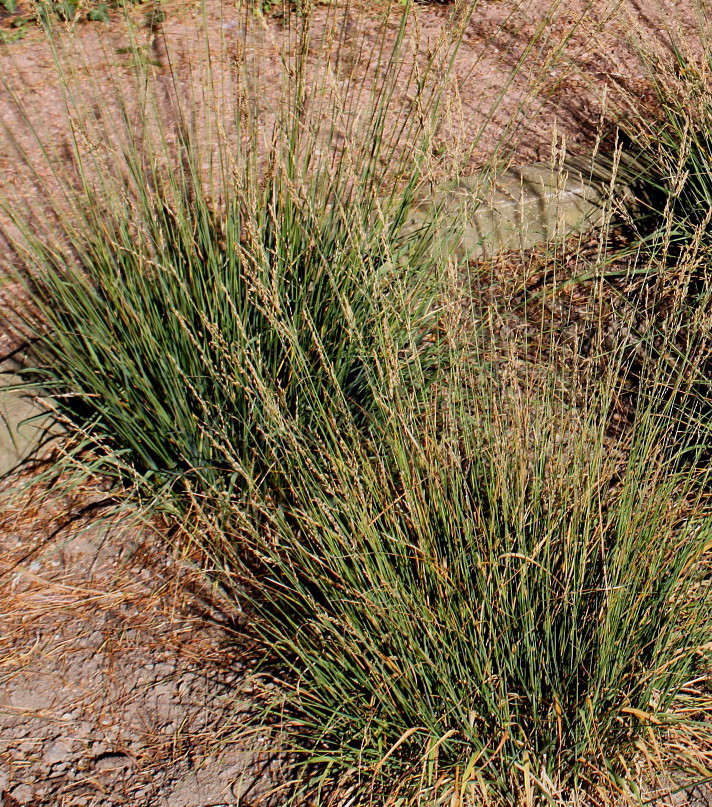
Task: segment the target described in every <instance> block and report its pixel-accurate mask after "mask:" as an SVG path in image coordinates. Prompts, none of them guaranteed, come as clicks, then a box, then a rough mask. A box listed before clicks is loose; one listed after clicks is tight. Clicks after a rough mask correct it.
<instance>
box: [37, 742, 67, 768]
mask: <svg viewBox="0 0 712 807" xmlns="http://www.w3.org/2000/svg"><path fill="white" fill-rule="evenodd" d="M72 745H73V743H71V742H69V741H68V740H53V741H52V742H51V743H48V744H47V745H46V746H45V748H44V752H43V754H42V759H43V761H44V763H45V765H49V766H52V765H55V764H56V763H61V762H66V763H67V764H69V763H68V762H67V760H68V758H69V757H70V756H71V754H72Z"/></svg>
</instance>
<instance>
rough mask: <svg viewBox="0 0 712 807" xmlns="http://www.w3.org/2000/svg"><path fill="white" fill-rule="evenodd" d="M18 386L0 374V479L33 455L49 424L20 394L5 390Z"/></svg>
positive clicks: (9, 378) (45, 417)
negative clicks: (44, 429)
mask: <svg viewBox="0 0 712 807" xmlns="http://www.w3.org/2000/svg"><path fill="white" fill-rule="evenodd" d="M0 369H2V368H1V367H0ZM18 383H20V379H19V378H18V377H17V376H12V375H10V376H5V375H0V476H2V475H3V474H5V473H7V472H8V471H11V470H12V469H13V468H14V467H15V466H16V465H17V464H18V463H19V462H20V461H21V460H23V459H25V458H26V457H27V456H28V455H29V454H30V453H31V452H32V450H33V448H34V447H35V446H36V445H37V441H38V440H39V438H40V436H41V433H42V429H43V428H45V427H46V425H47V424H48V423H49V418H48V416H46V415H45V416H43V415H42V410H41V409H39V408H38V407H37V406H36V405H35V404H34V403H33V402H32V401H30V400H28V399H27V398H26V397H25V396H23V395H22V393H21V392H9V391H7V390H6V387H8V386H10V385H12V384H18ZM38 416H39V417H38Z"/></svg>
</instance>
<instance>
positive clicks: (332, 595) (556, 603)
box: [252, 377, 712, 804]
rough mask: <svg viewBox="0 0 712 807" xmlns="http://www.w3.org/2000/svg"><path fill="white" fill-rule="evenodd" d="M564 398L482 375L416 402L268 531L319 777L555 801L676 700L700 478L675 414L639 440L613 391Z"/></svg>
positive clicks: (654, 726) (705, 526)
mask: <svg viewBox="0 0 712 807" xmlns="http://www.w3.org/2000/svg"><path fill="white" fill-rule="evenodd" d="M450 383H452V380H451V381H450ZM452 392H453V390H452V388H451V390H450V393H452ZM550 392H552V393H553V389H552V390H550ZM554 401H555V399H554V396H553V394H552V395H550V396H547V400H546V403H543V404H541V405H539V406H538V407H537V405H536V404H535V405H534V406H533V407H532V402H531V401H527V403H526V404H525V406H524V408H523V409H522V408H519V406H518V405H516V404H514V405H513V402H512V399H511V397H510V396H509V395H508V394H507V392H506V391H502V388H501V387H500V386H499V384H498V383H497V382H494V381H493V380H490V381H487V382H483V380H482V378H481V377H480V378H473V377H469V378H467V383H466V384H465V385H463V387H461V388H459V390H458V394H455V395H453V397H452V398H450V399H449V400H447V399H441V400H439V401H438V402H437V410H438V411H437V414H432V415H431V416H430V417H415V416H414V411H413V407H412V402H411V401H408V402H405V401H401V402H399V403H397V404H396V405H394V407H393V409H392V410H391V411H390V415H391V417H390V418H389V419H388V421H387V422H388V425H387V427H386V428H385V429H384V431H383V433H382V434H381V435H380V436H379V445H378V446H373V445H370V446H364V445H363V444H361V443H359V444H355V443H353V442H351V441H348V440H347V441H346V448H344V449H341V448H340V447H338V446H330V447H329V467H328V470H324V471H323V473H322V475H321V476H317V475H315V474H314V472H313V470H310V469H308V468H307V467H306V466H305V469H304V473H303V475H302V476H300V477H299V479H300V480H303V482H302V484H301V485H299V486H298V487H299V490H298V493H297V495H296V497H295V500H296V501H297V504H296V505H295V506H294V508H293V509H291V510H289V511H288V513H287V514H286V515H285V514H280V516H279V517H274V516H273V517H272V518H271V523H272V531H271V533H270V536H271V538H272V539H271V540H269V541H266V540H265V539H264V536H263V535H260V534H257V533H254V534H253V537H252V541H253V542H255V548H256V549H257V550H258V551H259V554H260V556H261V557H263V558H265V560H266V563H265V566H264V568H263V569H262V571H261V572H260V573H258V574H257V576H256V577H253V578H252V585H253V591H254V592H256V594H255V596H254V600H253V606H254V608H255V609H256V613H257V614H258V615H259V617H260V620H259V622H258V630H259V631H260V633H261V635H262V636H263V638H264V641H265V643H266V645H267V646H268V647H269V648H270V650H271V651H272V652H273V653H274V652H276V653H277V654H278V656H279V657H280V659H281V661H282V663H283V664H284V668H283V669H284V671H285V675H284V681H285V688H284V700H283V701H282V702H280V703H279V704H278V705H277V706H275V709H276V710H277V712H278V714H279V715H280V717H282V718H283V720H284V725H283V728H284V730H285V733H286V736H287V738H288V742H289V741H291V742H292V743H293V744H294V746H295V747H296V748H298V749H301V750H302V752H303V753H304V752H306V757H305V759H306V762H305V765H306V766H307V769H308V770H309V764H310V763H311V764H315V763H316V767H317V769H318V770H320V771H321V773H322V776H321V778H315V777H314V775H313V770H311V771H310V773H311V776H312V778H310V777H309V776H307V777H306V780H305V783H304V787H305V789H306V790H309V789H310V788H315V781H316V782H318V785H319V787H323V788H324V789H325V790H326V791H327V792H330V788H334V787H335V788H336V789H335V794H334V792H333V791H331V795H332V796H333V798H334V801H333V803H347V802H348V799H353V800H354V802H353V803H368V804H371V803H372V804H391V803H393V804H395V803H403V804H406V803H410V800H411V799H413V800H414V801H413V803H415V802H416V801H417V799H418V798H420V799H421V802H419V803H426V804H430V803H433V804H434V803H440V801H439V799H445V800H447V798H452V799H454V800H455V802H456V803H463V804H480V803H485V804H489V803H496V804H499V803H501V804H514V803H527V804H528V803H538V801H539V799H541V798H545V799H548V800H549V801H550V802H551V803H554V801H552V800H556V803H560V802H559V801H558V800H559V799H562V800H563V802H565V801H566V799H567V798H572V797H573V798H577V796H576V795H575V794H581V793H583V792H586V791H591V790H595V788H596V786H600V784H601V781H605V780H607V781H608V787H610V783H611V782H612V781H613V782H615V781H617V780H619V778H620V779H625V778H626V769H625V765H624V763H623V762H622V760H624V759H625V758H630V755H631V753H634V752H637V751H639V749H640V744H641V743H644V744H645V743H650V742H652V746H651V747H654V746H655V742H656V740H655V739H652V740H651V737H654V736H655V735H657V736H661V735H662V734H663V733H664V732H665V731H666V730H667V729H668V728H669V727H670V725H673V724H674V723H675V722H676V720H677V718H676V717H675V716H674V714H673V710H672V709H671V706H672V704H673V701H674V699H675V697H676V695H677V693H678V692H679V690H680V688H681V687H682V686H683V684H684V683H685V682H686V681H688V680H689V679H691V678H692V677H694V675H695V673H696V671H697V670H698V667H699V665H700V657H699V648H700V647H701V645H703V644H704V643H705V642H706V639H707V636H708V625H709V622H708V620H709V616H710V609H709V602H708V598H707V595H706V593H705V587H704V584H702V583H701V580H700V575H699V573H698V571H697V568H698V563H699V561H700V559H701V557H702V556H703V554H704V552H705V550H706V549H707V548H708V546H709V542H710V539H711V538H712V522H711V521H710V518H709V512H708V508H707V506H706V505H705V504H704V503H703V498H704V494H703V493H702V492H701V488H700V486H699V484H698V482H699V480H695V479H694V478H692V477H691V476H689V475H685V474H681V473H675V472H674V471H672V470H671V465H670V463H669V461H667V460H666V459H665V447H666V446H665V444H666V442H667V441H668V440H669V434H668V435H666V433H665V427H662V426H661V424H660V421H656V420H654V419H653V418H652V417H650V418H648V417H647V416H646V415H641V416H640V418H639V420H638V421H637V422H636V424H635V426H634V428H633V431H632V434H631V435H630V436H629V439H630V440H631V445H630V451H629V452H625V453H624V452H623V451H621V448H622V446H621V445H620V443H619V444H618V445H616V444H615V441H607V440H605V439H604V434H605V422H606V419H607V411H606V409H607V406H608V404H607V402H606V401H599V407H600V408H598V407H591V409H590V411H589V412H588V413H584V414H583V417H581V415H580V413H579V415H578V416H577V417H576V419H575V420H569V422H568V423H566V422H565V421H562V411H561V408H560V406H559V405H557V404H556V403H555V402H554ZM562 430H563V433H562ZM274 536H277V538H274ZM277 674H278V673H277ZM633 787H634V786H633ZM629 792H630V791H629ZM394 794H397V795H398V796H400V797H401V798H402V799H403V801H402V802H398V801H397V800H396V795H394ZM347 796H348V798H347ZM340 799H343V800H344V801H343V802H342V801H340ZM532 799H533V801H532ZM458 800H460V801H458ZM325 801H326V802H327V803H331V802H330V801H328V799H325ZM563 802H562V803H563ZM348 803H350V802H348Z"/></svg>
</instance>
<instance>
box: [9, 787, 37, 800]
mask: <svg viewBox="0 0 712 807" xmlns="http://www.w3.org/2000/svg"><path fill="white" fill-rule="evenodd" d="M34 796H35V791H34V790H33V789H32V787H30V785H28V784H21V785H17V786H16V787H13V789H12V790H11V791H10V798H12V799H15V801H16V802H17V803H18V804H30V802H31V801H32V799H33V798H34Z"/></svg>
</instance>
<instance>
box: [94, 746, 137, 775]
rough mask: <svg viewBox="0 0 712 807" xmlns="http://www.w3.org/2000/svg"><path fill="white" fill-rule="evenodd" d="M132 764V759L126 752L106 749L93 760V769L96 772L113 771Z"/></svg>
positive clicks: (124, 768)
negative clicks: (105, 751)
mask: <svg viewBox="0 0 712 807" xmlns="http://www.w3.org/2000/svg"><path fill="white" fill-rule="evenodd" d="M133 764H134V760H133V759H132V758H131V757H130V756H129V755H128V754H122V753H121V752H120V751H108V752H107V753H105V754H100V755H99V756H98V757H97V758H96V759H95V760H94V770H95V771H96V772H97V773H113V772H115V771H123V770H126V768H130V767H131V766H132V765H133Z"/></svg>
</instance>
